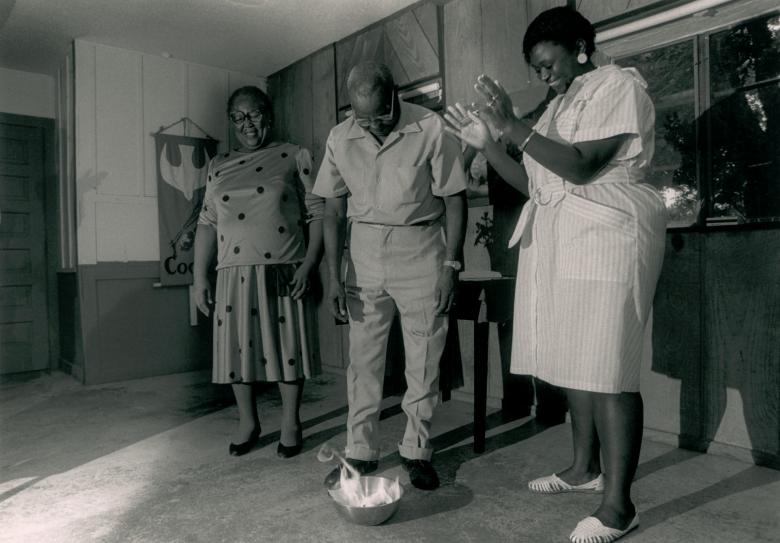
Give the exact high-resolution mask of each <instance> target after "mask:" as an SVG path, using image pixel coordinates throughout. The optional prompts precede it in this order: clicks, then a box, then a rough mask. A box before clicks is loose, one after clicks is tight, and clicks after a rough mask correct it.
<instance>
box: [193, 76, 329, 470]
mask: <svg viewBox="0 0 780 543" xmlns="http://www.w3.org/2000/svg"><path fill="white" fill-rule="evenodd" d="M227 109H228V115H229V117H230V123H231V125H232V127H233V132H234V135H235V139H236V141H237V143H238V146H237V147H236V148H234V149H233V150H232V151H230V152H228V153H224V154H222V155H219V156H216V157H214V159H212V161H211V163H210V164H209V171H208V181H207V183H206V194H205V197H204V200H203V207H202V209H201V212H200V217H199V220H198V230H197V234H196V237H195V269H194V275H195V291H196V301H197V305H198V309H199V310H200V311H201V312H203V313H204V314H205V315H209V313H210V311H211V310H213V311H214V354H213V357H214V369H213V381H214V382H215V383H229V384H231V385H232V388H233V393H234V394H235V397H236V404H237V405H238V412H239V426H238V433H237V439H236V440H235V443H231V444H230V448H229V451H230V454H232V455H236V456H238V455H242V454H245V453H247V452H249V450H251V449H252V447H253V446H254V445H255V444H256V443H257V440H258V438H259V436H260V421H259V419H258V415H257V409H256V404H255V394H254V388H253V386H252V384H253V383H255V382H259V381H266V382H276V383H278V384H279V391H280V393H281V397H282V424H281V437H280V440H279V445H278V448H277V454H278V455H279V456H281V457H284V458H287V457H290V456H295V455H296V454H298V453H299V452H300V450H301V445H302V442H303V437H302V433H301V422H300V418H299V415H298V410H299V407H300V402H301V393H302V390H303V381H304V379H305V378H309V377H312V376H313V375H316V374H317V373H319V360H318V356H319V348H318V344H317V336H316V321H315V317H314V307H313V304H312V302H311V299H310V297H309V296H308V290H309V277H310V275H311V274H312V273H313V272H314V271H316V269H317V264H318V262H319V259H320V255H321V253H322V211H323V207H324V202H323V200H322V199H321V198H319V197H317V196H314V195H313V194H312V193H311V188H312V186H313V185H314V180H313V179H312V174H313V172H312V159H311V155H310V154H309V152H308V151H307V150H305V149H301V148H300V147H298V146H296V145H293V144H290V143H280V142H272V141H270V126H271V112H272V109H271V101H270V99H269V98H268V96H267V95H266V94H265V93H264V92H263V91H261V90H260V89H258V88H257V87H242V88H240V89H238V90H236V91H235V92H234V93H233V94H232V95H231V97H230V99H229V100H228V108H227ZM307 227H308V232H306V230H307ZM306 234H308V235H306ZM307 237H308V246H307V244H306V238H307ZM215 253H216V257H217V266H216V268H217V285H216V291H215V292H213V293H212V289H211V285H210V283H209V280H208V272H209V267H210V266H211V263H212V261H213V257H214V254H215Z"/></svg>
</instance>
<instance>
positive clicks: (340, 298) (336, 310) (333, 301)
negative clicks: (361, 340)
mask: <svg viewBox="0 0 780 543" xmlns="http://www.w3.org/2000/svg"><path fill="white" fill-rule="evenodd" d="M327 296H328V309H330V312H331V313H332V314H333V316H334V317H336V320H338V321H340V322H347V296H346V293H345V292H344V285H342V284H341V281H339V279H338V277H331V278H330V280H329V281H328V294H327Z"/></svg>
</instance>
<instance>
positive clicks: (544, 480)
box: [528, 473, 604, 494]
mask: <svg viewBox="0 0 780 543" xmlns="http://www.w3.org/2000/svg"><path fill="white" fill-rule="evenodd" d="M528 489H529V490H530V491H531V492H537V493H539V494H561V493H563V492H582V493H585V494H601V493H602V492H604V474H603V473H601V474H599V476H598V477H596V478H595V479H593V480H592V481H589V482H587V483H583V484H581V485H570V484H569V483H567V482H566V481H564V480H563V479H561V478H560V477H558V476H557V475H556V474H555V473H553V474H552V475H548V476H547V477H540V478H538V479H534V480H533V481H530V482H529V483H528Z"/></svg>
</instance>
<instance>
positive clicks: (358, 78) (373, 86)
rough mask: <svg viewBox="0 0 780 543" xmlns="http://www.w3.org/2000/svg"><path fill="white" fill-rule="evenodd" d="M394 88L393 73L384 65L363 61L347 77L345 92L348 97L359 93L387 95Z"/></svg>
mask: <svg viewBox="0 0 780 543" xmlns="http://www.w3.org/2000/svg"><path fill="white" fill-rule="evenodd" d="M394 86H395V82H394V81H393V73H392V72H391V71H390V68H388V66H387V65H386V64H382V63H380V62H374V61H370V60H369V61H364V62H360V63H359V64H356V65H355V66H353V67H352V69H351V70H350V71H349V75H348V76H347V92H348V93H349V94H350V96H351V95H352V94H353V93H355V92H358V91H359V90H360V91H364V90H367V91H368V92H369V94H370V93H375V92H383V93H387V92H388V91H390V90H392V89H393V87H394Z"/></svg>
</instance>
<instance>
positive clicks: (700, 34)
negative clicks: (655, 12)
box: [597, 0, 780, 232]
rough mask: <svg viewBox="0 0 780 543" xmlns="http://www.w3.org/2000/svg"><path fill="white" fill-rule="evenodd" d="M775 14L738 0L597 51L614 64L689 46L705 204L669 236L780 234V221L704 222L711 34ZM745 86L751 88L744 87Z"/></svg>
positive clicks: (752, 0) (755, 1) (764, 2)
mask: <svg viewBox="0 0 780 543" xmlns="http://www.w3.org/2000/svg"><path fill="white" fill-rule="evenodd" d="M773 14H778V15H780V9H779V8H778V6H777V2H772V1H768V0H741V1H738V2H733V3H729V4H726V5H725V6H722V7H721V9H720V10H719V11H718V13H716V14H715V15H712V16H711V17H710V18H707V17H704V16H699V17H697V16H691V17H686V18H684V19H681V20H676V21H670V22H667V23H664V24H662V25H659V26H657V27H652V28H649V29H645V30H642V31H640V32H636V33H633V34H630V35H624V36H619V37H616V38H613V39H611V40H609V41H605V42H601V43H598V44H597V49H600V50H601V53H603V54H605V55H606V56H607V58H608V59H609V61H610V62H615V61H617V60H618V59H622V58H625V57H631V56H635V55H638V54H642V53H646V52H650V51H655V50H657V49H661V48H663V47H669V46H672V45H675V44H679V43H682V42H686V41H692V42H693V61H694V97H695V98H694V115H695V118H696V123H695V133H694V138H695V142H696V155H695V168H696V171H695V175H696V189H697V190H698V192H699V195H700V197H701V198H702V200H703V205H702V209H701V211H700V212H699V215H698V217H697V219H696V222H695V223H693V224H692V225H690V226H675V227H668V228H667V231H670V232H676V231H690V230H702V231H704V230H706V231H713V230H720V229H726V230H733V229H766V228H777V229H780V220H777V219H776V218H771V219H763V218H762V219H758V220H755V221H750V222H745V223H737V224H715V225H713V224H708V223H707V219H708V218H710V217H712V216H713V215H712V210H713V205H714V203H713V201H712V198H711V190H712V160H711V149H712V144H711V141H710V135H711V134H710V130H709V124H710V122H711V121H710V107H711V104H712V99H711V78H710V38H711V36H712V35H713V34H717V33H720V32H723V31H725V30H728V29H730V28H734V27H737V26H740V25H742V24H744V23H746V22H748V21H751V20H754V19H760V18H764V17H770V16H772V15H773ZM705 15H706V14H705ZM697 19H699V20H697ZM597 41H598V38H597ZM776 79H777V78H775V79H771V80H767V81H761V82H757V83H755V84H754V85H755V86H760V85H762V84H767V83H769V84H771V82H773V81H775V80H776ZM747 87H749V86H746V87H744V88H747ZM744 88H743V87H740V88H739V89H735V91H742V90H744ZM778 183H779V186H778V190H780V180H778ZM716 216H717V215H716Z"/></svg>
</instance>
